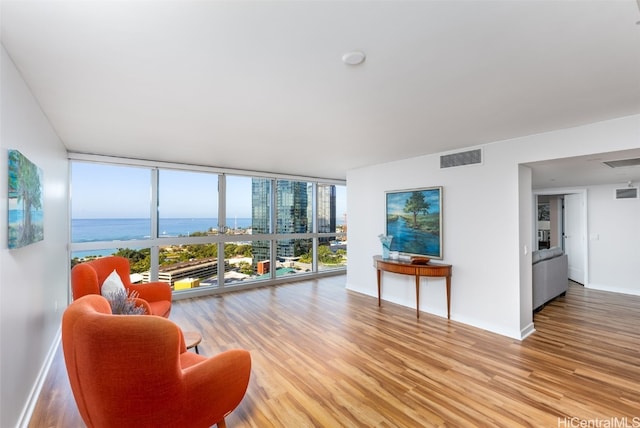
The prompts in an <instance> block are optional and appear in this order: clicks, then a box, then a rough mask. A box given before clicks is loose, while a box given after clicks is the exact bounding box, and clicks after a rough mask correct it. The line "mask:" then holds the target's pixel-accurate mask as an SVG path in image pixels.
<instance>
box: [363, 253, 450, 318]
mask: <svg viewBox="0 0 640 428" xmlns="http://www.w3.org/2000/svg"><path fill="white" fill-rule="evenodd" d="M373 266H374V267H375V268H376V269H377V271H378V306H381V300H380V282H381V279H382V271H385V272H391V273H399V274H401V275H414V276H415V277H416V318H420V277H421V276H427V277H440V278H446V281H447V318H448V319H449V318H450V315H451V314H450V310H451V265H447V264H444V263H434V262H431V261H430V262H429V263H427V264H426V265H415V264H411V262H410V261H402V260H391V259H383V258H382V256H373Z"/></svg>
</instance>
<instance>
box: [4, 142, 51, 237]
mask: <svg viewBox="0 0 640 428" xmlns="http://www.w3.org/2000/svg"><path fill="white" fill-rule="evenodd" d="M8 182H9V189H8V190H9V195H8V196H9V197H8V205H9V207H8V209H9V213H8V214H9V215H8V223H9V231H8V235H7V236H8V247H9V249H13V248H20V247H24V246H25V245H29V244H33V243H34V242H38V241H42V240H43V239H44V223H43V203H42V202H43V201H42V170H41V169H40V168H38V167H37V166H36V165H35V164H34V163H32V162H31V161H30V160H29V159H27V158H26V157H25V156H24V155H23V154H22V153H20V152H19V151H17V150H9V180H8Z"/></svg>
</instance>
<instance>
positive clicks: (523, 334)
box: [520, 323, 536, 340]
mask: <svg viewBox="0 0 640 428" xmlns="http://www.w3.org/2000/svg"><path fill="white" fill-rule="evenodd" d="M535 331H536V329H535V328H534V326H533V323H529V325H528V326H526V327H525V328H523V329H522V330H520V340H524V339H526V338H527V337H529V336H530V335H531V334H533V333H535Z"/></svg>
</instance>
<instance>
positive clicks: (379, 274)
mask: <svg viewBox="0 0 640 428" xmlns="http://www.w3.org/2000/svg"><path fill="white" fill-rule="evenodd" d="M381 276H382V271H381V270H380V269H378V306H381V305H380V277H381Z"/></svg>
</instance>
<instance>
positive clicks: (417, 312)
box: [416, 275, 420, 318]
mask: <svg viewBox="0 0 640 428" xmlns="http://www.w3.org/2000/svg"><path fill="white" fill-rule="evenodd" d="M416 318H420V275H416Z"/></svg>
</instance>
